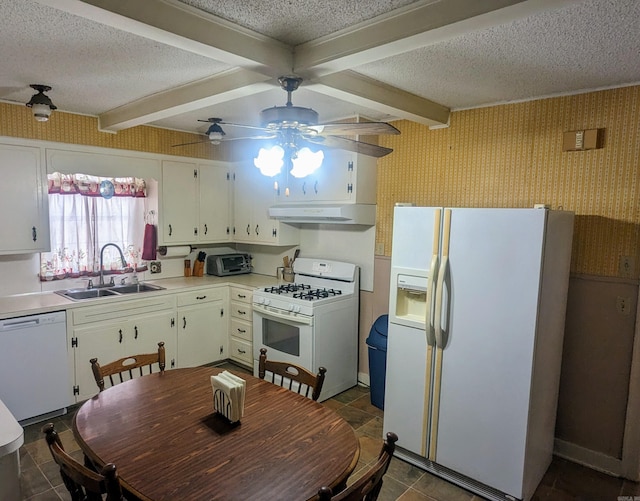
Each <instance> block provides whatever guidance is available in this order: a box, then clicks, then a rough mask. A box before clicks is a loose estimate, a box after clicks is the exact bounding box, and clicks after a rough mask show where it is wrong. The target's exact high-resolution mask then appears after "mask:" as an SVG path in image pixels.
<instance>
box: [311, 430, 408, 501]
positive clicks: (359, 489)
mask: <svg viewBox="0 0 640 501" xmlns="http://www.w3.org/2000/svg"><path fill="white" fill-rule="evenodd" d="M397 441H398V435H396V434H395V433H393V432H389V433H387V439H386V440H385V441H384V443H383V444H382V449H381V450H380V455H379V456H378V460H377V461H376V464H374V465H373V466H372V467H371V468H369V470H368V471H367V472H366V473H365V474H364V475H363V476H362V477H360V478H359V479H358V480H356V481H355V482H354V483H353V485H351V486H350V487H347V488H346V489H345V490H343V491H341V492H339V493H338V494H336V495H335V496H334V495H333V492H332V491H331V489H330V488H329V487H321V488H320V490H319V491H318V501H375V500H376V499H378V495H379V494H380V489H381V488H382V477H383V476H384V474H385V473H387V469H388V468H389V463H390V462H391V458H392V457H393V451H394V450H395V448H396V442H397Z"/></svg>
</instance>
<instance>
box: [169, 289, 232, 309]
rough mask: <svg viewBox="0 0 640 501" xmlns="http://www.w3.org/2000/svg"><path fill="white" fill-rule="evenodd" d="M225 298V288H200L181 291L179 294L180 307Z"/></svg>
mask: <svg viewBox="0 0 640 501" xmlns="http://www.w3.org/2000/svg"><path fill="white" fill-rule="evenodd" d="M223 299H224V288H223V287H218V288H215V289H199V290H195V291H192V292H181V293H180V294H178V307H180V306H189V305H192V304H200V303H210V302H212V301H222V300H223Z"/></svg>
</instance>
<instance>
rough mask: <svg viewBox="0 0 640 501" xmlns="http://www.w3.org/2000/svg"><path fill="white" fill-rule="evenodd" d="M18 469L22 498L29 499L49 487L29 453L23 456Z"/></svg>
mask: <svg viewBox="0 0 640 501" xmlns="http://www.w3.org/2000/svg"><path fill="white" fill-rule="evenodd" d="M20 469H21V475H20V485H21V487H22V496H23V498H24V499H29V498H31V497H33V496H35V495H36V494H42V493H44V492H46V491H48V490H50V489H51V484H50V483H49V481H48V480H47V479H46V477H45V476H44V475H43V474H42V472H41V471H40V469H39V468H38V465H36V463H35V461H34V460H33V458H32V457H31V456H30V455H27V456H25V457H24V458H23V460H22V461H21V464H20Z"/></svg>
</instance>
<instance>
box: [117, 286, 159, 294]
mask: <svg viewBox="0 0 640 501" xmlns="http://www.w3.org/2000/svg"><path fill="white" fill-rule="evenodd" d="M163 289H164V288H163V287H158V286H157V285H151V284H128V285H116V286H115V287H109V289H108V290H110V291H113V292H115V293H116V294H136V293H138V292H148V291H158V290H163Z"/></svg>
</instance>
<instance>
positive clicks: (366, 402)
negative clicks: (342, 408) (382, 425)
mask: <svg viewBox="0 0 640 501" xmlns="http://www.w3.org/2000/svg"><path fill="white" fill-rule="evenodd" d="M349 406H351V407H355V408H356V409H360V410H361V411H364V412H366V413H368V414H371V415H373V416H376V417H378V418H380V419H382V416H383V415H384V412H383V411H382V410H381V409H378V408H377V407H376V406H374V405H371V399H370V398H369V394H368V393H366V394H365V395H362V396H361V397H359V398H356V399H355V400H354V401H353V402H350V403H349Z"/></svg>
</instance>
